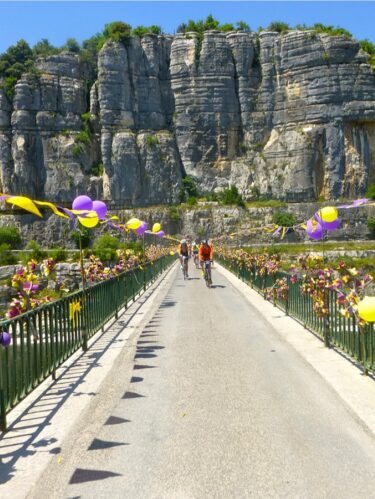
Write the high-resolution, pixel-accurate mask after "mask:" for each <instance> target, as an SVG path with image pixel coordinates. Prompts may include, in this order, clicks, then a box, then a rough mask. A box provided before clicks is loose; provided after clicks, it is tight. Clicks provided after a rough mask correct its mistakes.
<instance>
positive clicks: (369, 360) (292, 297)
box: [215, 255, 375, 373]
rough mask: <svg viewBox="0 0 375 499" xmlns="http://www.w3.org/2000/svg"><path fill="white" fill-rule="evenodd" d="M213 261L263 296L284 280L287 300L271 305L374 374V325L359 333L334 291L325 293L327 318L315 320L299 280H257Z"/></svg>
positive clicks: (245, 270) (231, 264)
mask: <svg viewBox="0 0 375 499" xmlns="http://www.w3.org/2000/svg"><path fill="white" fill-rule="evenodd" d="M215 260H217V261H218V262H219V263H221V265H223V267H225V268H226V269H228V270H229V271H231V272H232V273H234V274H235V275H237V277H238V278H239V279H241V280H242V281H244V282H246V283H247V284H248V285H249V286H251V287H252V288H254V289H255V290H256V291H257V292H258V293H260V294H261V295H263V296H264V297H265V293H264V290H265V288H267V287H271V286H272V285H273V284H274V282H275V280H276V279H281V278H286V279H287V285H288V288H289V291H288V294H287V299H286V300H280V299H275V300H274V305H275V306H277V307H279V308H280V309H281V310H283V311H284V312H285V313H286V314H287V315H290V316H291V317H293V318H294V319H296V320H297V321H298V322H300V323H301V324H302V325H303V326H304V327H305V328H306V329H308V330H309V331H312V332H313V333H315V334H316V335H317V336H318V337H319V338H321V339H322V340H323V341H324V343H325V345H326V346H327V347H330V346H335V347H337V348H338V349H339V350H341V351H343V352H345V353H346V354H347V355H348V356H349V357H351V358H353V359H355V360H356V361H358V362H360V363H361V364H362V367H363V369H364V372H365V373H367V372H368V371H369V370H371V371H373V372H375V327H374V324H368V325H366V326H365V327H363V328H362V331H360V330H359V327H358V324H357V322H356V320H355V318H354V317H349V318H347V317H343V316H342V315H341V314H340V313H339V310H338V309H339V307H338V305H337V302H336V298H337V296H336V294H335V293H334V291H331V290H330V291H328V296H327V300H328V306H329V310H330V314H329V316H328V317H318V316H317V315H316V314H315V313H314V311H313V301H312V299H311V297H310V296H309V295H307V294H303V293H301V290H300V286H301V281H300V280H298V281H297V282H292V281H291V276H290V275H289V274H287V273H286V272H277V273H276V274H275V275H274V276H270V275H267V276H265V277H261V276H259V275H258V274H257V272H256V268H255V267H253V268H250V269H249V268H247V267H246V265H243V266H239V265H238V264H237V263H236V262H234V261H232V260H229V259H225V258H223V257H221V256H218V255H215Z"/></svg>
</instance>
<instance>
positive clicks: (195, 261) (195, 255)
mask: <svg viewBox="0 0 375 499" xmlns="http://www.w3.org/2000/svg"><path fill="white" fill-rule="evenodd" d="M194 265H195V268H196V269H199V255H198V253H194Z"/></svg>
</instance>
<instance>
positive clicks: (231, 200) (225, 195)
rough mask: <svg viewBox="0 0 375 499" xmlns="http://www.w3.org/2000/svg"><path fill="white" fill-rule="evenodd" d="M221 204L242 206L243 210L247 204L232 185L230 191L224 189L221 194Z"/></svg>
mask: <svg viewBox="0 0 375 499" xmlns="http://www.w3.org/2000/svg"><path fill="white" fill-rule="evenodd" d="M219 202H220V203H222V204H224V205H236V206H241V207H242V208H244V207H245V202H244V200H243V199H242V196H241V194H240V193H239V192H238V189H237V187H236V186H235V185H232V186H231V187H229V188H228V189H224V190H223V191H222V192H220V193H219Z"/></svg>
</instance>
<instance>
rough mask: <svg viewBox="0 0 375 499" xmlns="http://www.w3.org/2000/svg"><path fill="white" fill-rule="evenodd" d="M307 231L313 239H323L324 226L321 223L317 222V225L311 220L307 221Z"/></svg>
mask: <svg viewBox="0 0 375 499" xmlns="http://www.w3.org/2000/svg"><path fill="white" fill-rule="evenodd" d="M306 232H307V234H308V235H309V237H311V239H316V240H318V239H321V238H322V237H323V227H322V226H321V225H320V223H318V222H317V223H316V225H315V227H314V225H313V223H312V221H311V219H310V220H308V221H307V223H306Z"/></svg>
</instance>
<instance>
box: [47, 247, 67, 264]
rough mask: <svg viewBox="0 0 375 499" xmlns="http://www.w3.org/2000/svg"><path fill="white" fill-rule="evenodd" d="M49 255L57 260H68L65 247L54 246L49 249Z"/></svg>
mask: <svg viewBox="0 0 375 499" xmlns="http://www.w3.org/2000/svg"><path fill="white" fill-rule="evenodd" d="M48 256H50V257H51V258H53V259H54V260H55V262H66V261H67V259H68V252H67V251H66V249H65V248H60V247H59V246H54V247H53V248H52V249H50V250H49V251H48Z"/></svg>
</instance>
